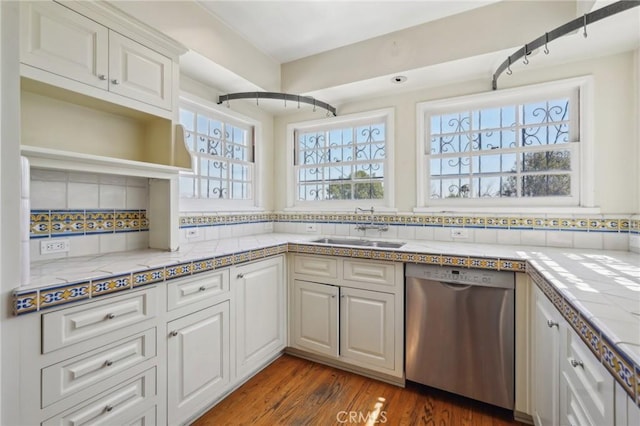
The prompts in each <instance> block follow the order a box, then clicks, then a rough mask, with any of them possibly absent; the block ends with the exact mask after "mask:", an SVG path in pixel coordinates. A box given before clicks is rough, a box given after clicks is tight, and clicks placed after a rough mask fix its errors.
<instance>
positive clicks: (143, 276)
mask: <svg viewBox="0 0 640 426" xmlns="http://www.w3.org/2000/svg"><path fill="white" fill-rule="evenodd" d="M132 277H133V287H141V286H143V285H147V284H153V283H157V282H161V281H164V268H155V269H147V270H144V271H138V272H134V273H133V274H132Z"/></svg>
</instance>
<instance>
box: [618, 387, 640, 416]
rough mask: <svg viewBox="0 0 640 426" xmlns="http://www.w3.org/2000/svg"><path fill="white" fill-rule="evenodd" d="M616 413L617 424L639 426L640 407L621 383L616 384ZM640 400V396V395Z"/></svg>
mask: <svg viewBox="0 0 640 426" xmlns="http://www.w3.org/2000/svg"><path fill="white" fill-rule="evenodd" d="M614 392H615V399H616V402H615V404H616V414H615V420H616V423H615V426H638V425H640V407H638V405H637V404H636V402H635V401H634V400H633V398H631V397H630V396H629V394H627V392H626V391H625V390H624V389H623V388H622V386H621V385H620V384H619V383H616V386H615V391H614ZM638 400H640V397H638Z"/></svg>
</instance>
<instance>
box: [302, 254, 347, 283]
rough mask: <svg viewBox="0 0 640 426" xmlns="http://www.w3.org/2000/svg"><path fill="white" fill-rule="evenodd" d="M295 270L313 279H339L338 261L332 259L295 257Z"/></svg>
mask: <svg viewBox="0 0 640 426" xmlns="http://www.w3.org/2000/svg"><path fill="white" fill-rule="evenodd" d="M293 270H294V272H295V273H296V274H304V275H308V276H312V277H322V278H337V277H338V261H337V259H332V258H330V257H317V256H295V258H294V261H293Z"/></svg>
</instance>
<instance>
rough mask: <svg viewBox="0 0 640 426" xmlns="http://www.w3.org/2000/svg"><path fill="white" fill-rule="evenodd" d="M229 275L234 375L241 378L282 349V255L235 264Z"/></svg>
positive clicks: (284, 310) (283, 321) (284, 329)
mask: <svg viewBox="0 0 640 426" xmlns="http://www.w3.org/2000/svg"><path fill="white" fill-rule="evenodd" d="M231 276H232V282H231V287H232V291H234V292H235V307H236V317H235V318H236V326H235V338H236V356H235V358H236V376H237V378H239V379H241V378H243V377H246V376H247V375H249V374H251V373H253V372H254V371H255V370H256V369H258V368H261V367H263V366H264V364H265V362H266V361H268V360H269V359H270V358H271V357H273V356H275V355H276V354H277V353H279V352H280V351H281V350H282V349H284V346H285V341H286V338H285V336H286V321H285V316H286V305H285V300H286V296H285V281H284V258H283V257H282V256H277V257H274V258H270V259H267V260H262V261H258V262H255V263H250V264H246V265H242V266H238V267H236V268H234V269H233V270H232V273H231Z"/></svg>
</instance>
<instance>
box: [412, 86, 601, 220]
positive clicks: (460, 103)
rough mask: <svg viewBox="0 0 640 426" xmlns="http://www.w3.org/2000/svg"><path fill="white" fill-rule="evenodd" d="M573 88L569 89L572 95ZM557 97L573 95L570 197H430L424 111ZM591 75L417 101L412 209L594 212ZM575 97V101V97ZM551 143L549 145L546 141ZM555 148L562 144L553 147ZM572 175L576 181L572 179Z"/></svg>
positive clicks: (427, 119)
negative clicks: (573, 127) (577, 137)
mask: <svg viewBox="0 0 640 426" xmlns="http://www.w3.org/2000/svg"><path fill="white" fill-rule="evenodd" d="M572 93H575V94H572ZM560 96H564V97H566V96H570V97H571V96H574V97H575V98H577V99H574V103H573V104H572V108H571V110H570V114H571V115H572V116H571V120H572V121H573V123H574V124H573V126H575V125H576V124H575V120H577V126H578V127H577V131H578V135H579V139H578V140H576V141H573V142H569V143H568V144H566V145H565V144H563V145H565V146H566V147H569V146H571V151H572V152H573V153H575V154H577V155H574V154H572V160H571V166H572V172H571V176H572V183H571V186H572V194H573V195H572V196H571V197H522V198H511V197H509V198H456V199H448V198H443V199H432V198H430V194H429V192H430V187H431V175H430V164H429V160H430V158H431V157H430V155H429V154H427V146H428V145H429V146H430V137H429V135H430V130H429V126H430V116H431V115H436V114H437V115H440V114H446V113H450V112H459V111H470V110H477V109H483V108H493V107H498V106H504V105H507V104H522V103H529V102H535V101H542V100H549V99H553V98H557V97H560ZM592 99H593V78H592V77H591V76H585V77H576V78H570V79H564V80H559V81H554V82H546V83H539V84H533V85H527V86H521V87H514V88H510V89H503V90H500V91H497V92H496V91H492V92H484V93H479V94H474V95H468V96H460V97H455V98H449V99H440V100H433V101H426V102H420V103H418V104H417V105H416V124H417V129H416V132H417V133H416V153H417V155H416V157H417V158H416V192H417V193H416V201H417V202H416V207H415V208H414V212H417V213H419V212H435V211H453V212H469V211H473V212H483V211H486V212H505V211H509V212H522V213H525V212H553V213H560V212H565V213H566V212H575V210H576V208H579V209H580V210H581V211H582V212H585V213H586V212H593V213H596V212H597V211H598V209H596V208H594V205H593V203H594V197H593V192H594V177H593V173H589V171H590V170H591V171H592V170H593V166H594V154H593V149H594V148H593V142H592V135H593V128H592V127H593V124H592V123H593V114H594V113H593V102H592ZM575 101H577V102H575ZM550 148H551V146H550ZM556 148H557V149H561V148H563V147H561V146H557V147H556ZM576 180H577V182H576Z"/></svg>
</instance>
